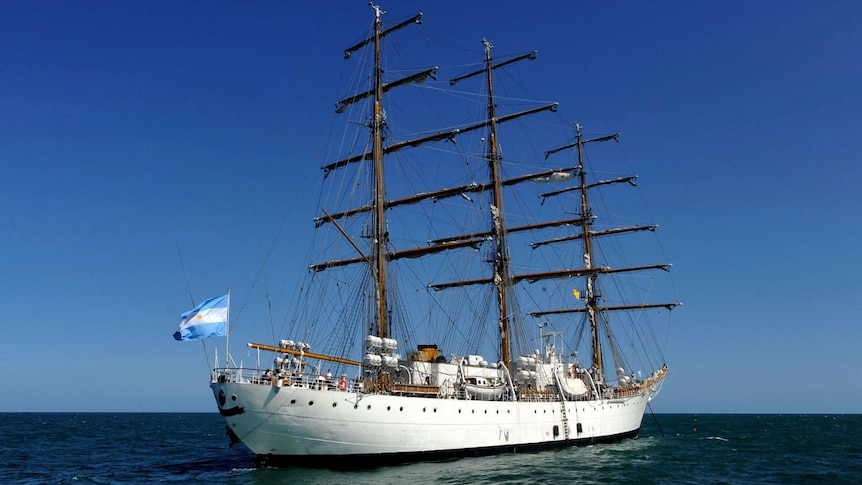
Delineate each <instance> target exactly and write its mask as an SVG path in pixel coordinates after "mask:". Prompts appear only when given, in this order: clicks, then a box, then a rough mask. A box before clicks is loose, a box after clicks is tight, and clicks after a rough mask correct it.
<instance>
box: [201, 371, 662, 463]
mask: <svg viewBox="0 0 862 485" xmlns="http://www.w3.org/2000/svg"><path fill="white" fill-rule="evenodd" d="M211 387H212V390H213V393H214V395H215V396H216V400H217V401H218V402H219V411H220V412H221V414H222V415H223V416H225V419H226V420H227V423H228V426H229V428H230V430H231V431H232V432H233V433H234V434H235V435H236V437H237V438H239V439H240V440H241V441H242V442H243V443H244V444H245V445H246V446H248V447H249V448H250V449H251V450H252V451H253V452H254V453H255V454H256V455H257V456H258V462H259V464H301V465H321V466H327V467H339V466H344V467H351V466H357V465H359V466H368V465H377V464H383V463H398V462H409V461H421V460H434V459H442V458H447V457H458V456H476V455H485V454H493V453H502V452H514V451H526V450H540V449H550V448H559V447H565V446H572V445H579V444H592V443H600V442H610V441H616V440H620V439H623V438H628V437H634V436H636V435H637V433H638V430H639V429H640V426H641V420H642V418H643V413H644V409H645V407H646V405H647V403H648V401H649V399H650V392H649V390H647V389H644V391H643V392H641V393H639V394H637V395H634V396H632V397H626V398H615V399H598V400H591V401H569V402H561V401H543V402H523V401H476V400H459V399H440V398H433V397H428V398H423V397H405V396H396V395H384V394H359V393H355V392H348V391H339V390H337V389H335V390H326V389H324V390H318V389H311V388H307V387H274V386H270V385H265V384H252V383H231V382H214V383H212V385H211ZM220 393H223V396H224V397H223V398H221V397H220Z"/></svg>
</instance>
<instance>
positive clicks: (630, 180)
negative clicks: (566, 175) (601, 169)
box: [539, 175, 638, 199]
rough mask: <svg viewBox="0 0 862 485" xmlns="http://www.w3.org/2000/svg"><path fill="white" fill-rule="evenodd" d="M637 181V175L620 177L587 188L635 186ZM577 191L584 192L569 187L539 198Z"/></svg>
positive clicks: (589, 185)
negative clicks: (615, 185) (611, 185)
mask: <svg viewBox="0 0 862 485" xmlns="http://www.w3.org/2000/svg"><path fill="white" fill-rule="evenodd" d="M637 179H638V176H637V175H632V176H631V177H620V178H615V179H613V180H599V181H598V182H593V183H591V184H588V185H587V186H586V188H587V189H591V188H593V187H598V186H599V185H608V184H619V183H623V182H628V183H629V184H631V185H635V180H637ZM575 190H582V188H581V187H580V186H574V187H567V188H565V189H562V190H556V191H554V192H546V193H544V194H539V197H541V198H543V199H544V198H546V197H553V196H555V195H560V194H565V193H567V192H572V191H575Z"/></svg>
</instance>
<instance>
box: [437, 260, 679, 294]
mask: <svg viewBox="0 0 862 485" xmlns="http://www.w3.org/2000/svg"><path fill="white" fill-rule="evenodd" d="M670 267H671V265H670V264H656V265H651V266H633V267H630V268H582V269H561V270H557V271H545V272H542V273H523V274H516V275H511V276H510V279H511V281H512V282H513V283H520V282H521V281H525V280H526V281H528V282H530V283H535V282H536V281H541V280H550V279H559V278H574V277H578V276H594V275H597V274H612V273H625V272H629V271H645V270H650V269H661V270H665V271H668V270H669V269H670ZM493 281H494V280H493V278H478V279H474V280H463V281H451V282H449V283H436V284H433V285H428V288H431V289H434V290H443V289H446V288H456V287H460V286H471V285H481V284H488V283H491V282H493Z"/></svg>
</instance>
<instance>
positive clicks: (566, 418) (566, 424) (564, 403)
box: [560, 399, 569, 439]
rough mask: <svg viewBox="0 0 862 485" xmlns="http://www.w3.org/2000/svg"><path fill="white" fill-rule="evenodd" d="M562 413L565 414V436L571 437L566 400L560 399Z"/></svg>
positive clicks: (565, 437)
mask: <svg viewBox="0 0 862 485" xmlns="http://www.w3.org/2000/svg"><path fill="white" fill-rule="evenodd" d="M560 414H562V416H563V419H562V421H563V438H564V439H569V417H568V415H566V400H565V399H560Z"/></svg>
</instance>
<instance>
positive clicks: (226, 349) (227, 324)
mask: <svg viewBox="0 0 862 485" xmlns="http://www.w3.org/2000/svg"><path fill="white" fill-rule="evenodd" d="M224 353H225V354H226V355H225V357H224V367H225V369H227V368H228V367H230V288H228V289H227V321H226V322H225V339H224Z"/></svg>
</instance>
